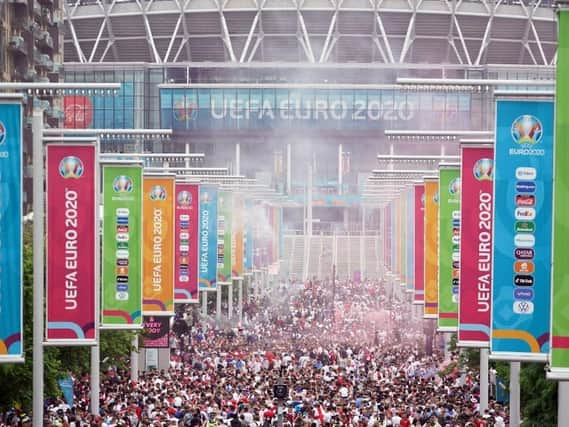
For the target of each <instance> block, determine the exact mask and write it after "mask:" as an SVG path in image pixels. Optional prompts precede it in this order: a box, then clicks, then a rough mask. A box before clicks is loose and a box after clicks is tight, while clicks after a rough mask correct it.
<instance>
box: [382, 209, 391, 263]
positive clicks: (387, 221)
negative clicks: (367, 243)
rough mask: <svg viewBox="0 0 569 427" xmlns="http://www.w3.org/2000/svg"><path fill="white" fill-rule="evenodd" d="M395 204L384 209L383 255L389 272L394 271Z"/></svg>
mask: <svg viewBox="0 0 569 427" xmlns="http://www.w3.org/2000/svg"><path fill="white" fill-rule="evenodd" d="M392 203H393V202H389V203H388V204H387V206H385V208H384V211H383V212H384V213H383V218H384V225H385V229H384V231H383V254H384V258H385V267H386V268H387V270H388V271H389V272H392V271H393V267H392V265H391V246H392V245H393V240H392V236H391V205H392Z"/></svg>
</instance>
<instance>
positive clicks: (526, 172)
mask: <svg viewBox="0 0 569 427" xmlns="http://www.w3.org/2000/svg"><path fill="white" fill-rule="evenodd" d="M536 178H537V170H536V169H535V168H530V167H523V166H521V167H519V168H516V179H519V180H524V179H536Z"/></svg>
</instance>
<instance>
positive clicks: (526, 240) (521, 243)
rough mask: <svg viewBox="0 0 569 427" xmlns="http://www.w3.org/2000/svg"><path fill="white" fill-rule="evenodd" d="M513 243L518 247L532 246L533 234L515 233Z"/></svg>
mask: <svg viewBox="0 0 569 427" xmlns="http://www.w3.org/2000/svg"><path fill="white" fill-rule="evenodd" d="M514 244H515V245H516V246H517V247H518V248H533V247H534V246H535V236H534V235H533V234H528V233H523V234H516V235H515V236H514Z"/></svg>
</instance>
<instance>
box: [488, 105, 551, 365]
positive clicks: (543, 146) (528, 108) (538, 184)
mask: <svg viewBox="0 0 569 427" xmlns="http://www.w3.org/2000/svg"><path fill="white" fill-rule="evenodd" d="M552 173H553V102H552V101H507V100H500V101H498V102H497V105H496V146H495V180H494V258H493V271H492V274H493V278H492V284H493V288H492V322H491V325H492V326H491V328H492V339H491V343H490V349H491V354H492V357H494V358H501V359H506V360H528V361H532V360H533V361H545V360H546V357H547V353H548V351H549V324H550V302H551V292H550V284H551V280H550V273H551V216H552V210H551V209H552V187H553V181H552Z"/></svg>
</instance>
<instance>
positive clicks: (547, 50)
mask: <svg viewBox="0 0 569 427" xmlns="http://www.w3.org/2000/svg"><path fill="white" fill-rule="evenodd" d="M65 17H66V21H65V26H66V31H65V62H66V63H70V62H80V63H99V62H102V63H109V62H121V63H125V62H126V63H128V62H138V63H140V62H144V63H154V64H165V63H225V64H234V65H235V66H239V65H245V64H251V63H291V64H295V63H296V64H314V65H318V64H336V63H337V64H346V63H348V64H349V63H352V64H383V65H385V66H391V67H394V68H395V67H404V65H405V64H455V65H456V66H458V67H464V68H465V69H469V68H477V67H481V66H485V65H488V64H498V65H524V66H526V65H530V66H531V65H533V66H535V65H539V66H550V65H553V64H554V63H555V56H556V47H557V29H556V20H555V9H554V7H553V5H552V4H551V2H550V0H547V1H543V0H537V1H532V3H531V4H529V3H528V4H525V3H524V2H520V1H517V0H514V1H512V0H508V1H501V0H496V1H493V0H482V1H466V0H456V1H447V0H442V1H441V0H148V1H146V0H135V1H119V0H106V1H100V0H83V1H78V2H71V3H66V4H65Z"/></svg>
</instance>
